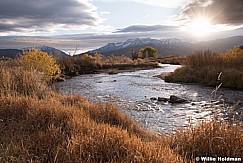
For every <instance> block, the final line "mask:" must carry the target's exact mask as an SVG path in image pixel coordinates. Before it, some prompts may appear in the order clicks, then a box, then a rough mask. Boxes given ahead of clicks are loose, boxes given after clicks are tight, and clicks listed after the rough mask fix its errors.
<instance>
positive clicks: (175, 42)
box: [87, 36, 243, 56]
mask: <svg viewBox="0 0 243 163" xmlns="http://www.w3.org/2000/svg"><path fill="white" fill-rule="evenodd" d="M242 45H243V36H233V37H228V38H221V39H217V40H210V41H201V42H195V41H193V42H187V41H183V40H180V39H176V38H171V39H151V38H134V39H128V40H126V41H125V42H116V43H108V44H107V45H105V46H103V47H101V48H98V49H95V50H92V51H88V52H87V53H88V54H95V53H101V54H103V55H126V56H130V55H131V49H134V50H135V51H137V52H138V51H139V49H140V48H144V47H146V46H152V47H154V48H156V49H157V50H158V53H159V55H160V56H165V55H172V54H176V55H188V54H191V53H193V52H194V51H195V50H212V51H225V50H228V49H230V48H233V47H234V46H242Z"/></svg>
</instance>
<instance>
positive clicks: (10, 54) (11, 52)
mask: <svg viewBox="0 0 243 163" xmlns="http://www.w3.org/2000/svg"><path fill="white" fill-rule="evenodd" d="M22 52H23V51H22V50H19V49H0V58H2V57H6V58H15V57H16V56H17V55H19V54H21V53H22Z"/></svg>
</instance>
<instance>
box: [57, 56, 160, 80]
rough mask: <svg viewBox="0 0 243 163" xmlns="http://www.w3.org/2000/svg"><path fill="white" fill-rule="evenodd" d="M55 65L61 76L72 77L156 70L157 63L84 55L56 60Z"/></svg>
mask: <svg viewBox="0 0 243 163" xmlns="http://www.w3.org/2000/svg"><path fill="white" fill-rule="evenodd" d="M57 63H58V64H59V65H60V68H61V70H62V74H61V76H62V77H64V78H69V77H72V76H77V75H82V74H93V73H102V72H103V73H108V74H116V73H118V72H123V71H136V70H142V69H151V68H158V67H159V65H158V62H157V61H154V62H151V61H150V60H148V59H140V58H139V59H137V60H131V59H130V58H128V57H126V56H108V57H106V56H102V55H101V54H95V55H88V54H84V55H82V56H78V57H68V58H62V59H58V60H57Z"/></svg>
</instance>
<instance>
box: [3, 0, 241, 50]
mask: <svg viewBox="0 0 243 163" xmlns="http://www.w3.org/2000/svg"><path fill="white" fill-rule="evenodd" d="M242 11H243V0H149V1H148V0H34V1H33V0H21V1H20V0H1V1H0V48H24V47H32V46H38V45H47V46H52V47H55V48H58V49H61V50H64V51H66V52H72V51H74V50H75V48H76V46H78V47H79V50H80V51H87V50H91V49H95V48H98V47H100V46H104V45H105V44H107V43H109V42H120V41H125V40H127V39H130V38H145V37H150V38H156V39H166V38H178V39H182V40H185V41H201V40H212V39H217V38H225V37H230V36H235V35H243V12H242Z"/></svg>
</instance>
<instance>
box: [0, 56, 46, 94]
mask: <svg viewBox="0 0 243 163" xmlns="http://www.w3.org/2000/svg"><path fill="white" fill-rule="evenodd" d="M48 89H49V88H48V85H47V83H46V81H45V80H43V79H42V74H41V73H40V72H38V71H35V70H26V69H25V68H23V67H21V66H20V65H18V62H16V61H12V60H10V61H0V90H1V92H0V96H4V95H24V96H38V97H41V96H44V94H45V93H46V91H47V90H48Z"/></svg>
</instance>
